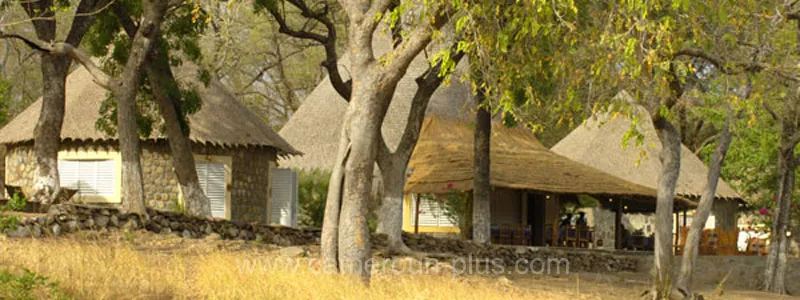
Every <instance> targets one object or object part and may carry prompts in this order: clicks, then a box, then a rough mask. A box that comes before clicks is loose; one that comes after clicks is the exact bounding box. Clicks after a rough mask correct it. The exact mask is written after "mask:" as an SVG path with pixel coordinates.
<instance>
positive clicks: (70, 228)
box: [64, 220, 80, 232]
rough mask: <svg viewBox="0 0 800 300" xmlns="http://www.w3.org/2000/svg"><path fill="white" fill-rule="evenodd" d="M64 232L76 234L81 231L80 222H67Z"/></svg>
mask: <svg viewBox="0 0 800 300" xmlns="http://www.w3.org/2000/svg"><path fill="white" fill-rule="evenodd" d="M64 230H65V231H66V232H76V231H78V230H80V227H79V225H78V221H75V220H71V221H67V222H66V223H64Z"/></svg>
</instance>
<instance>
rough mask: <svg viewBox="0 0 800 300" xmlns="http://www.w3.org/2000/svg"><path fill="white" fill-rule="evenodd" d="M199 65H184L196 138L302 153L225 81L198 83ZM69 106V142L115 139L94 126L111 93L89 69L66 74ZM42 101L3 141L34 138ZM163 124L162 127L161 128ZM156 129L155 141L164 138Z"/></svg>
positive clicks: (65, 131)
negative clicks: (194, 95)
mask: <svg viewBox="0 0 800 300" xmlns="http://www.w3.org/2000/svg"><path fill="white" fill-rule="evenodd" d="M196 73H197V68H196V67H194V66H192V65H190V64H189V63H186V64H184V66H183V67H181V69H180V72H179V74H177V75H176V76H178V77H179V80H182V81H184V82H188V83H189V84H192V85H193V86H194V87H195V88H196V90H197V92H198V94H199V95H200V98H201V99H202V107H201V109H200V111H198V112H197V113H195V114H193V115H191V116H190V117H189V122H190V123H189V125H190V128H191V135H190V136H189V138H190V139H191V141H192V142H195V143H198V144H207V145H213V146H220V147H233V146H243V147H271V148H275V149H276V150H277V152H278V154H279V155H289V154H300V152H299V151H297V150H296V149H295V148H294V147H292V146H291V145H290V144H289V143H287V142H286V141H285V140H284V139H283V138H281V137H280V136H279V135H278V134H277V133H275V131H273V130H272V128H270V127H269V126H268V125H267V124H266V123H264V121H263V120H261V119H260V118H259V117H258V116H256V115H255V114H253V113H252V112H250V111H249V110H248V109H247V108H246V107H245V106H244V104H242V103H241V102H239V101H238V100H237V99H236V98H235V97H234V96H233V95H232V94H231V93H230V92H228V91H227V90H226V89H225V87H223V86H222V84H221V83H219V82H217V81H215V80H212V81H211V82H210V83H209V85H208V86H205V85H204V84H203V83H201V82H199V81H198V80H197V79H196V77H195V74H196ZM66 89H67V90H66V109H65V113H64V125H63V128H62V129H61V139H62V140H65V141H79V142H92V141H95V142H102V141H112V140H116V137H112V136H109V135H107V134H106V133H105V132H103V131H101V130H99V129H97V128H96V127H95V122H96V121H97V119H98V118H100V113H99V111H100V105H101V104H102V102H103V101H104V99H106V94H107V91H106V90H105V89H103V88H102V87H100V86H99V85H97V84H95V83H94V81H93V80H92V76H91V75H90V74H89V72H88V71H87V70H86V69H85V68H83V67H79V68H78V69H76V70H75V71H73V72H72V73H71V74H70V75H69V77H67V84H66ZM41 108H42V100H41V99H39V100H37V101H36V102H34V103H33V104H31V105H30V106H29V107H28V108H26V109H25V110H24V111H23V112H22V113H20V114H19V115H18V116H17V117H15V118H14V119H13V120H12V121H11V122H9V123H8V124H7V125H6V126H4V127H3V128H2V129H0V144H6V145H12V144H19V143H25V142H29V141H32V140H33V130H34V128H36V122H37V121H38V120H39V113H41ZM156 128H158V127H156ZM164 137H165V136H164V134H162V133H160V132H157V131H154V132H153V133H152V135H151V136H150V139H151V140H158V139H163V138H164Z"/></svg>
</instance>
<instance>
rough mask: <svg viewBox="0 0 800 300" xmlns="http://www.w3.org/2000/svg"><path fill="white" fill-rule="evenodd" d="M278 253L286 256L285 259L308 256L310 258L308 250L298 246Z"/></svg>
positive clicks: (281, 249) (279, 250) (280, 250)
mask: <svg viewBox="0 0 800 300" xmlns="http://www.w3.org/2000/svg"><path fill="white" fill-rule="evenodd" d="M276 252H277V254H278V255H280V256H285V257H306V256H308V250H306V249H305V248H303V247H298V246H293V247H284V248H280V249H278V251H276Z"/></svg>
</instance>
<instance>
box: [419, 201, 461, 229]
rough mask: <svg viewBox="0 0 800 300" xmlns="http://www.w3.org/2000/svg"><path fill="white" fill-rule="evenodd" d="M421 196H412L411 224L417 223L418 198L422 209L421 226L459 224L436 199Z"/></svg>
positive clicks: (420, 213)
mask: <svg viewBox="0 0 800 300" xmlns="http://www.w3.org/2000/svg"><path fill="white" fill-rule="evenodd" d="M418 197H420V196H419V195H413V196H412V197H411V226H414V224H416V215H417V199H419V200H420V211H419V226H432V227H452V226H457V225H456V224H454V223H453V222H452V221H450V218H449V217H447V215H446V214H445V212H444V208H442V207H441V205H440V204H439V202H436V200H434V199H429V198H426V197H421V198H418Z"/></svg>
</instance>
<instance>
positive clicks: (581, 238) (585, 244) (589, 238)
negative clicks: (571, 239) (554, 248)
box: [578, 226, 594, 248]
mask: <svg viewBox="0 0 800 300" xmlns="http://www.w3.org/2000/svg"><path fill="white" fill-rule="evenodd" d="M593 244H594V226H592V227H586V226H578V247H579V248H589V245H593Z"/></svg>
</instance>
